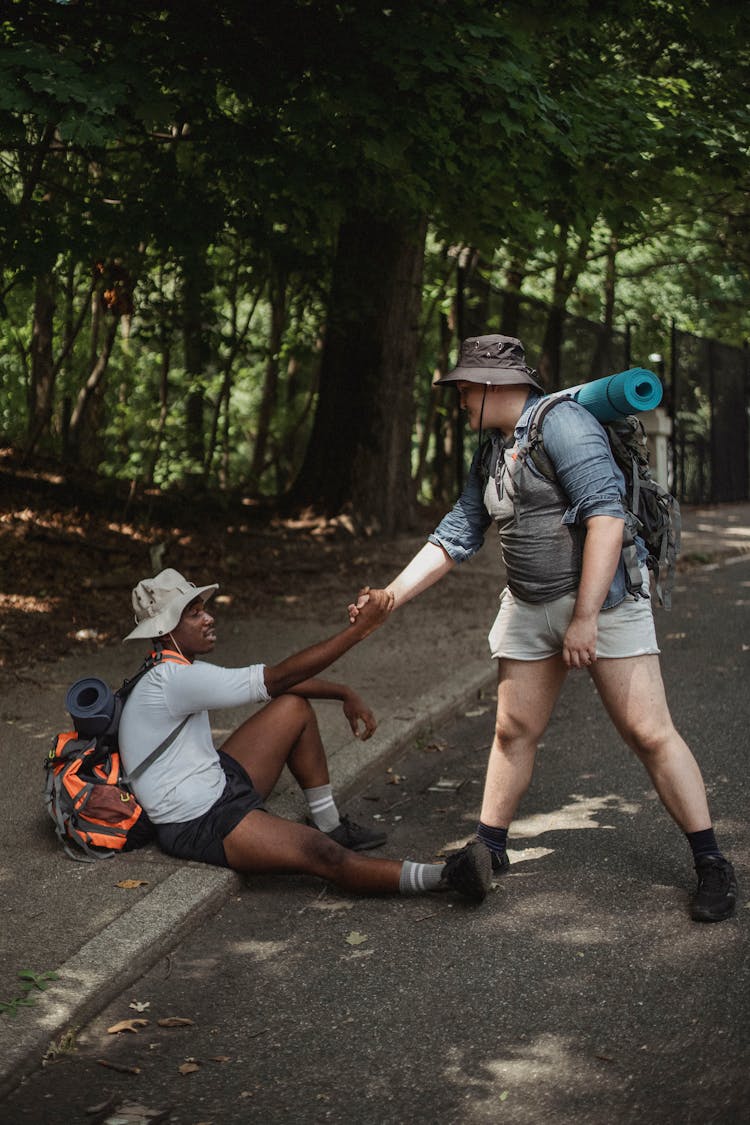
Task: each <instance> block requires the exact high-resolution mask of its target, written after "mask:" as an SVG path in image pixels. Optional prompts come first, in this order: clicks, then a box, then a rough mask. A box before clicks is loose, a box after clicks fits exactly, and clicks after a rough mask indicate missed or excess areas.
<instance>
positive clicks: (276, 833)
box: [224, 809, 492, 902]
mask: <svg viewBox="0 0 750 1125" xmlns="http://www.w3.org/2000/svg"><path fill="white" fill-rule="evenodd" d="M224 854H225V856H226V859H227V862H228V864H229V866H230V867H232V868H233V869H234V870H235V871H242V872H246V873H255V874H259V873H269V872H300V873H302V874H306V875H317V876H319V877H320V878H322V879H327V880H328V881H329V882H331V883H333V884H335V886H337V887H340V888H341V890H343V891H350V892H353V893H357V894H369V895H376V894H398V893H401V894H419V893H422V892H426V891H429V890H439V889H452V890H455V891H457V892H458V893H459V894H463V895H465V896H466V897H468V898H470V899H472V900H473V901H475V902H481V901H482V900H483V899H484V897H485V895H486V894H487V891H488V890H489V887H490V883H491V879H492V870H491V865H490V857H489V853H488V852H487V851H486V849H483V848H482V845H477V846H476V849H475V851H474V852H473V853H471V854H470V855H461V856H458V857H456V858H455V859H454V860H453V861H451V860H450V859H449V860H448V863H446V864H445V865H443V864H418V863H414V862H412V861H410V860H405V861H401V860H394V859H374V858H372V857H370V856H363V855H360V854H359V853H357V852H351V851H349V850H348V849H347V848H342V847H341V846H340V845H339V844H336V843H334V841H333V840H330V839H329V838H328V837H327V836H326V835H324V834H323V833H322V832H316V831H315V829H313V828H308V827H306V826H305V825H304V824H295V823H293V822H292V821H288V820H284V819H282V818H281V817H277V816H272V815H271V814H270V813H267V812H264V811H263V810H261V809H255V810H253V811H252V812H249V813H247V814H246V816H245V817H244V818H243V819H242V820H241V821H240V823H239V824H238V825H237V826H236V827H235V828H234V829H233V830H232V831H231V832H230V833H229V834H228V835H227V836H225V837H224Z"/></svg>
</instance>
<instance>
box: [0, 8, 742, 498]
mask: <svg viewBox="0 0 750 1125" xmlns="http://www.w3.org/2000/svg"><path fill="white" fill-rule="evenodd" d="M748 22H749V17H748V14H747V11H746V7H745V6H743V5H736V4H730V3H728V2H725V0H718V2H716V3H708V0H699V2H695V0H669V2H667V0H621V2H618V3H614V0H604V2H603V3H599V4H596V5H593V4H591V3H588V2H585V0H574V2H572V3H569V4H565V5H559V6H558V7H557V8H556V9H555V10H554V11H552V10H551V8H550V5H549V3H548V2H547V0H525V2H523V3H521V2H520V0H505V2H504V3H502V4H500V3H497V2H494V0H452V2H451V3H450V4H447V3H437V4H425V3H423V2H420V0H404V2H403V3H400V4H398V5H393V6H392V7H390V8H384V7H383V6H382V5H381V4H379V3H375V2H373V0H361V2H357V3H356V4H355V3H341V2H335V0H321V2H319V3H314V4H313V3H310V2H309V0H276V2H275V3H273V4H268V3H260V2H259V0H250V2H249V3H248V0H217V3H215V4H213V5H211V6H206V5H205V4H201V5H198V4H197V3H195V0H185V2H184V3H182V4H180V5H168V4H161V5H160V4H156V5H154V4H150V3H146V2H145V0H133V2H132V3H131V4H129V5H127V6H110V7H108V8H106V9H104V8H102V7H101V6H100V5H94V6H91V5H86V4H71V5H64V4H58V3H54V2H53V0H28V2H25V3H23V4H20V3H19V4H15V5H13V6H12V7H11V9H10V12H9V13H8V14H7V15H6V17H5V20H4V22H3V23H2V24H1V25H0V137H1V138H2V140H1V141H0V166H1V167H2V177H1V178H0V237H2V241H3V246H4V256H3V262H2V274H1V275H0V343H1V344H2V347H0V434H1V435H2V438H3V440H4V441H6V442H11V443H13V444H14V445H17V446H19V447H20V448H24V447H25V446H26V444H27V442H28V441H29V440H30V438H29V434H30V433H31V432H33V431H34V429H35V426H36V424H37V423H39V426H40V427H41V430H40V432H41V436H40V437H39V439H38V444H37V446H36V448H37V449H39V450H41V451H44V452H47V453H51V454H52V455H54V456H57V457H63V456H65V455H71V453H70V450H69V449H68V448H67V447H66V440H67V438H68V437H69V436H70V435H69V431H68V428H67V420H68V417H69V416H70V415H71V413H73V414H74V413H75V409H76V405H77V404H78V403H79V401H80V400H81V398H82V396H84V397H85V393H86V392H85V387H86V383H87V380H89V379H90V378H91V376H92V372H93V371H94V370H95V368H96V364H97V360H98V359H99V358H100V357H102V355H103V349H104V341H105V340H106V328H107V325H108V324H110V323H111V318H112V317H113V316H114V317H116V318H117V320H118V334H117V337H116V340H115V345H114V348H113V350H112V354H111V356H110V357H109V359H108V361H107V363H106V371H105V373H104V374H103V376H102V377H101V379H100V382H99V383H98V384H97V386H96V388H95V389H94V390H93V391H92V393H91V395H90V400H91V401H90V402H89V403H88V404H87V406H86V409H85V418H84V422H82V423H81V427H80V433H79V438H81V444H79V446H78V456H79V457H80V458H81V459H82V460H87V461H88V463H89V464H90V465H96V466H97V468H98V470H99V471H100V472H101V473H102V474H103V475H105V476H112V477H122V478H126V479H131V480H136V481H138V482H140V483H145V484H150V483H154V484H156V485H158V486H161V487H172V486H175V487H176V486H179V485H180V484H181V483H182V482H183V481H184V480H185V479H186V478H188V477H195V476H196V474H199V475H200V474H203V478H204V480H205V481H206V482H207V483H209V484H211V485H215V484H221V486H222V487H224V488H242V487H252V489H253V490H254V491H256V492H258V491H260V492H262V493H264V494H269V495H275V494H278V493H280V492H282V491H283V490H284V489H286V487H287V486H288V485H289V483H290V481H291V480H292V479H293V477H294V473H295V471H296V469H297V468H298V467H299V464H300V461H301V458H302V455H303V453H304V447H305V443H306V441H307V437H308V434H309V432H310V427H311V422H312V418H313V414H314V407H315V400H316V391H317V384H316V379H317V373H318V364H319V356H320V346H321V340H322V339H323V337H324V335H325V330H326V317H327V311H326V301H327V293H328V291H329V287H330V281H331V269H332V262H333V260H334V252H335V247H336V239H337V232H338V229H339V226H340V224H341V223H342V222H343V221H344V220H345V219H346V218H347V217H348V216H351V215H352V214H353V213H355V212H357V213H361V212H362V211H364V212H365V213H370V214H372V215H373V217H374V218H376V219H378V220H386V219H393V220H394V221H399V222H401V221H404V220H405V221H406V222H407V223H408V222H410V221H412V220H413V221H414V223H415V225H416V223H417V221H418V220H419V219H420V218H421V216H425V215H427V216H429V218H430V223H431V226H430V242H429V248H428V254H427V258H426V269H425V289H424V303H423V304H424V323H423V325H422V327H421V329H420V331H421V333H422V367H421V369H420V372H419V375H418V379H417V381H416V385H415V399H414V401H415V411H416V414H417V417H418V418H419V420H420V424H422V423H423V422H424V423H425V424H427V423H428V422H430V418H429V417H428V416H429V414H430V410H431V407H430V402H431V401H432V392H431V390H430V382H431V377H432V372H433V370H434V368H435V365H436V364H437V362H438V361H439V358H440V355H441V351H442V350H444V340H443V336H442V334H441V321H440V317H441V316H442V317H443V318H451V322H452V323H453V327H454V330H455V318H454V312H455V308H454V305H455V290H456V277H457V270H456V263H457V260H458V255H459V254H460V252H461V250H462V248H464V249H469V248H471V249H476V250H478V251H481V253H482V254H483V256H484V260H485V267H484V268H485V269H486V272H487V273H488V274H489V276H491V277H492V279H493V280H494V281H496V282H499V283H500V284H503V283H504V281H505V277H506V274H507V271H508V269H509V268H510V267H512V268H513V269H514V270H515V271H517V272H518V273H519V274H520V275H522V277H523V283H522V288H523V292H524V293H525V294H528V295H531V296H538V297H541V298H543V299H546V300H552V301H553V302H554V303H557V304H558V305H561V306H564V307H566V308H568V309H569V310H571V311H577V312H581V313H584V314H585V315H587V316H592V317H595V318H598V317H600V316H602V315H603V314H604V297H603V293H604V282H605V271H606V268H607V263H608V255H610V253H611V249H612V246H613V245H616V247H617V255H616V271H615V272H616V275H617V276H616V310H615V312H616V316H617V318H618V320H619V321H620V322H623V321H624V320H626V319H627V320H629V321H632V322H635V323H636V324H637V325H638V326H639V329H638V330H639V331H641V332H642V334H643V340H644V342H645V341H647V339H648V338H649V337H650V334H651V332H652V329H653V331H654V332H661V333H662V334H663V332H664V331H666V326H667V325H668V322H669V319H670V317H672V316H677V317H678V318H679V319H680V321H681V323H682V324H683V326H684V327H686V328H689V329H691V330H693V331H696V332H701V333H704V334H708V335H722V336H723V337H724V338H725V339H727V340H728V341H731V342H735V343H739V342H741V340H742V339H743V338H744V336H746V335H748V334H749V333H750V322H749V321H748V313H747V311H746V310H747V308H748V307H749V306H748V296H749V293H748V287H749V285H750V259H749V258H748V252H747V245H748V238H747V236H748V233H750V210H749V209H748V196H747V186H746V185H747V182H748V134H749V127H750V114H749V112H748V108H747V104H746V98H745V95H744V75H745V73H746V66H747V43H748V34H747V32H748V30H749V28H748ZM97 262H100V263H103V270H104V273H103V274H102V276H101V277H100V278H99V281H98V282H97V285H96V287H95V289H94V293H93V296H92V297H91V296H90V295H89V294H90V286H91V279H92V276H93V271H94V270H95V263H97ZM115 268H116V269H119V270H121V271H123V274H125V275H127V277H128V279H129V280H128V293H130V290H131V289H132V297H133V302H134V309H133V311H132V314H131V312H130V311H129V310H128V309H126V308H125V307H124V306H119V305H118V306H113V305H112V304H111V303H110V304H107V301H108V300H111V298H108V297H107V293H108V292H110V293H111V292H113V290H112V289H111V286H109V287H108V285H109V283H108V282H107V281H106V278H105V275H107V276H109V274H111V271H112V270H113V269H115ZM107 271H109V274H107ZM199 273H200V275H201V285H200V290H201V302H202V307H201V309H200V315H199V317H198V321H197V324H196V323H194V324H193V328H194V329H195V333H196V335H197V336H198V337H199V342H200V350H201V355H202V357H203V358H202V371H200V372H196V370H195V364H194V363H193V361H192V359H191V357H190V356H189V355H188V354H187V353H188V351H189V348H186V336H185V321H186V316H187V314H186V297H185V294H186V291H187V289H188V288H189V285H188V283H189V282H191V281H194V280H195V279H196V277H197V275H198V274H199ZM47 277H49V278H50V279H51V282H50V284H51V286H52V289H53V293H54V301H55V308H54V313H53V314H52V320H51V333H52V342H51V349H50V350H51V356H52V360H51V363H52V367H53V369H54V370H53V371H52V372H51V373H50V371H49V362H48V370H47V371H46V374H47V376H48V377H49V380H50V381H51V383H52V389H51V402H50V416H49V418H46V417H45V415H44V386H45V385H44V379H43V375H44V374H45V371H44V363H43V362H42V361H41V359H40V355H39V351H38V340H39V331H38V330H39V324H35V322H34V316H35V313H34V309H35V304H34V302H35V292H36V291H37V287H38V281H39V279H40V278H47ZM89 303H91V305H92V307H95V308H97V309H98V313H97V317H98V318H99V322H98V323H97V317H94V316H93V315H92V313H91V312H90V309H89V307H88V304H89ZM279 307H283V319H284V323H283V326H282V330H281V332H280V335H279V334H278V332H277V335H276V337H275V336H274V324H275V322H274V316H275V315H278V309H279ZM79 320H80V331H79V333H78V335H77V336H76V338H75V340H74V341H73V342H72V343H70V346H68V343H67V340H68V336H69V334H70V333H71V331H72V329H73V327H74V326H75V325H77V324H78V323H79ZM274 339H275V340H276V342H275V343H273V341H274ZM279 340H280V343H279ZM272 350H273V351H274V354H273V355H272V354H271V352H272ZM662 350H663V346H662ZM43 358H44V357H42V359H43ZM269 363H270V367H269ZM274 363H277V364H278V386H277V387H276V389H275V392H274V393H275V398H274V401H273V410H272V415H271V420H270V427H269V432H268V444H267V447H266V449H265V450H264V459H263V466H262V468H261V471H260V475H259V478H258V479H253V480H251V479H250V475H251V474H250V466H251V464H252V462H253V457H254V451H255V449H256V443H257V442H258V440H259V413H260V411H261V404H262V402H263V401H264V389H266V390H267V386H268V378H269V375H268V373H269V370H270V369H272V368H273V364H274ZM352 377H353V378H355V377H356V373H353V374H352ZM196 399H198V400H199V406H200V409H201V411H202V418H203V428H204V431H205V433H204V439H205V440H204V447H205V451H204V456H203V463H202V464H199V463H198V460H199V459H197V458H196V455H195V452H194V450H191V451H190V452H189V448H190V446H189V442H188V439H187V436H186V418H187V415H188V413H189V411H190V410H191V405H190V404H191V402H192V403H193V404H194V403H195V401H196ZM84 423H85V424H84ZM425 441H427V439H426V438H425ZM436 442H437V439H436V438H435V437H431V438H430V439H429V443H428V445H427V448H428V460H429V459H433V460H434V459H435V457H436V456H437V451H436ZM419 450H420V446H419V445H416V444H415V462H416V460H418V457H419ZM440 488H441V485H440V482H439V481H438V480H437V476H435V478H434V479H433V480H432V481H431V483H429V484H428V485H427V492H430V491H432V492H433V494H434V493H435V492H439V491H440Z"/></svg>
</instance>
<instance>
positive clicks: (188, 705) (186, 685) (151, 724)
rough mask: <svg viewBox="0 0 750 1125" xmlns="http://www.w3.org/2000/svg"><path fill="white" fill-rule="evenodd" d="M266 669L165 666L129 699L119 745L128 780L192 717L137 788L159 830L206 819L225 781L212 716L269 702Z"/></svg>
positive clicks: (260, 666) (149, 675)
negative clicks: (227, 709) (219, 710)
mask: <svg viewBox="0 0 750 1125" xmlns="http://www.w3.org/2000/svg"><path fill="white" fill-rule="evenodd" d="M264 668H265V665H264V664H253V665H251V666H250V667H248V668H218V667H216V665H214V664H204V663H202V662H198V663H195V664H176V663H171V662H166V661H165V663H163V664H158V665H157V666H156V667H155V668H152V669H151V671H150V672H148V673H147V674H146V675H145V676H144V677H143V679H142V680H140V681H139V682H138V683H137V684H136V686H135V688H134V689H133V691H132V693H131V695H130V696H129V698H128V700H127V702H126V703H125V706H124V707H123V711H122V718H121V719H120V732H119V743H120V753H121V756H122V764H123V768H124V770H125V773H126V775H127V773H128V772H129V771H130V770H134V769H135V768H136V766H138V765H139V763H140V762H142V761H143V760H144V758H147V757H148V755H149V754H150V753H151V751H152V750H155V749H156V747H157V746H158V745H159V744H160V743H161V742H162V741H163V740H164V739H165V738H167V736H168V735H169V734H171V732H172V731H173V730H174V729H175V727H177V726H179V724H180V723H181V722H182V720H183V719H184V718H185V716H186V715H190V716H191V717H190V718H189V719H188V721H187V723H186V724H185V726H184V727H183V728H182V730H181V731H180V733H179V734H178V735H177V737H176V739H175V740H174V742H173V743H172V744H171V746H169V747H168V748H167V749H166V750H165V751H164V752H163V753H162V754H161V755H160V756H159V757H158V758H157V759H156V761H155V762H153V763H152V764H151V765H150V766H149V767H148V768H147V769H146V770H145V771H144V773H143V775H142V776H141V777H139V778H138V779H137V780H136V781H135V782H134V783H133V791H134V793H135V795H136V798H137V800H138V801H139V803H140V804H141V805H143V807H144V809H145V810H146V812H147V813H148V815H149V817H150V818H151V820H152V821H153V822H154V824H175V823H180V822H182V821H185V820H192V819H193V818H194V817H196V816H201V815H202V814H203V813H205V812H207V811H208V810H209V809H210V808H211V806H212V805H213V803H214V801H216V800H217V798H219V797H220V796H221V794H222V792H223V789H224V783H225V780H226V779H225V777H224V771H223V770H222V768H221V763H220V761H219V756H218V754H217V752H216V748H215V747H214V743H213V738H212V737H211V724H210V721H209V717H208V712H209V710H210V709H213V708H218V707H239V706H241V705H242V704H243V703H261V702H263V703H265V702H267V701H268V700H269V699H270V698H271V697H270V695H269V694H268V692H267V691H266V686H265V682H264V679H263V670H264Z"/></svg>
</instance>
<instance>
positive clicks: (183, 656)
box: [167, 633, 187, 660]
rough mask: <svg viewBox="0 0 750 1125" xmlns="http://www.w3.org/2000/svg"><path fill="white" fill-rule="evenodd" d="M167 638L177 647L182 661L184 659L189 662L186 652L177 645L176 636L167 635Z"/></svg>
mask: <svg viewBox="0 0 750 1125" xmlns="http://www.w3.org/2000/svg"><path fill="white" fill-rule="evenodd" d="M167 636H168V637H169V639H170V641H171V642H172V644H173V645H174V647H175V648H176V649H177V651H178V652H179V654H180V656H181V657H182V659H183V660H187V657H186V656H185V653H184V652H183V651H182V649H181V648H180V646H179V645H178V644H177V641H176V640H175V639H174V636H173V635H172V633H167Z"/></svg>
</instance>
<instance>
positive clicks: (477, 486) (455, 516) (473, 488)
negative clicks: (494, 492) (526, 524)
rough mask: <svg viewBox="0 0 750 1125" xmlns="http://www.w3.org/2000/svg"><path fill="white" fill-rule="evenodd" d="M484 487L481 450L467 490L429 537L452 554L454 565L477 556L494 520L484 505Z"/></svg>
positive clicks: (474, 461) (477, 453)
mask: <svg viewBox="0 0 750 1125" xmlns="http://www.w3.org/2000/svg"><path fill="white" fill-rule="evenodd" d="M483 494H484V488H483V484H482V473H481V470H480V467H479V450H477V452H476V453H475V454H474V459H473V460H472V462H471V468H470V469H469V476H468V478H467V480H466V487H465V488H464V490H463V492H462V493H461V495H460V497H459V498H458V500H457V501H456V503H455V504H454V505H453V507H452V508H451V510H450V512H448V513H447V515H445V516H443V518H442V520H441V521H440V523H439V524H438V526H437V527H436V528H435V530H434V531H433V533H432V535H430V536H429V542H430V543H436V544H437V545H438V546H439V547H442V548H443V550H444V551H445V552H446V553H447V554H448V555H449V557H450V558H451V559H453V562H455V563H462V562H466V560H467V559H470V558H471V556H472V555H475V554H476V553H477V551H478V550H479V548H480V547H481V546H482V544H483V543H484V533H485V531H486V530H487V528H488V527H489V526H490V524H491V523H492V518H491V516H490V514H489V512H488V511H487V509H486V508H485V506H484V495H483Z"/></svg>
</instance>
